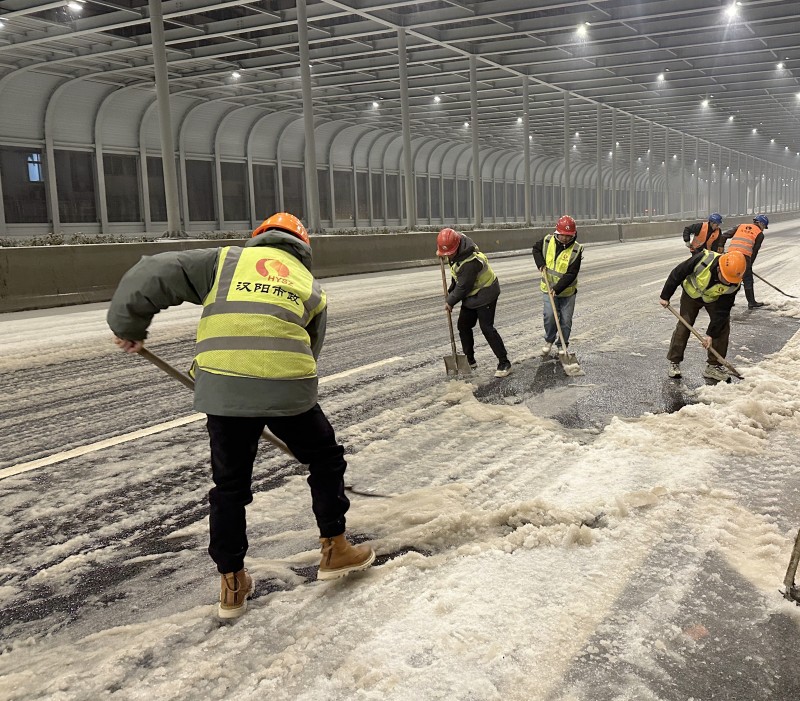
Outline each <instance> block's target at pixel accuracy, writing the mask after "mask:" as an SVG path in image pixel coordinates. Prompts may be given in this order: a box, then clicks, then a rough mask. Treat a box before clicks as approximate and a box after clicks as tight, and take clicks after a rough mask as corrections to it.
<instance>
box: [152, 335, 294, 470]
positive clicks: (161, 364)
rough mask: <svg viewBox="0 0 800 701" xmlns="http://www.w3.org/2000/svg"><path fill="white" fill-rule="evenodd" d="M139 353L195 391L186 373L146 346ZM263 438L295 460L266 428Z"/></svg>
mask: <svg viewBox="0 0 800 701" xmlns="http://www.w3.org/2000/svg"><path fill="white" fill-rule="evenodd" d="M137 353H138V354H139V355H141V356H142V357H143V358H144V359H145V360H149V361H150V362H151V363H153V365H155V366H156V367H157V368H160V369H161V370H163V371H164V372H165V373H167V375H169V376H170V377H173V378H175V379H176V380H177V381H178V382H180V383H181V384H182V385H184V386H185V387H188V388H189V389H191V390H194V380H193V379H192V378H191V377H189V376H188V375H187V374H186V373H183V372H181V371H180V370H178V369H177V368H174V367H172V365H170V364H169V363H168V362H167V361H166V360H163V359H162V358H159V357H158V356H157V355H156V354H155V353H153V352H152V351H150V350H148V349H147V348H145V347H144V346H143V347H142V348H140V349H139V350H138V351H137ZM261 437H262V438H263V439H264V440H266V441H269V442H270V443H272V445H274V446H275V447H276V448H279V449H280V450H282V451H283V452H284V453H286V454H287V455H289V456H290V457H293V458H294V457H295V456H294V455H293V454H292V451H291V450H289V448H288V447H287V446H286V443H284V442H283V441H282V440H280V438H277V437H276V436H274V435H272V434H271V433H270V432H269V431H268V430H267V429H266V428H265V429H264V430H263V431H262V432H261ZM296 459H297V458H295V460H296Z"/></svg>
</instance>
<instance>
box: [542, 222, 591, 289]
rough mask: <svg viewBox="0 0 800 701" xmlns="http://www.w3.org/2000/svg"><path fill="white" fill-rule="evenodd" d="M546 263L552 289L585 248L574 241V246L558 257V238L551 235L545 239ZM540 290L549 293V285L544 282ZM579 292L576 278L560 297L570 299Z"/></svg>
mask: <svg viewBox="0 0 800 701" xmlns="http://www.w3.org/2000/svg"><path fill="white" fill-rule="evenodd" d="M543 248H544V261H545V274H546V275H547V281H548V282H549V283H550V288H551V289H552V288H553V287H555V286H556V283H558V281H559V280H560V279H561V276H562V275H564V273H566V272H567V269H568V268H569V266H570V264H571V263H572V262H574V261H575V260H576V259H577V258H578V256H579V255H580V254H581V252H582V251H583V246H582V245H581V244H579V243H577V242H576V241H575V240H574V239H573V241H572V244H571V245H569V246H567V247H566V248H565V249H564V250H563V251H561V253H559V254H558V256H556V237H555V236H554V235H553V234H549V235H548V236H545V238H544V246H543ZM539 288H540V289H541V290H542V292H544V293H545V294H546V293H547V285H545V284H544V280H542V282H541V283H540V285H539ZM577 291H578V278H575V282H573V283H572V284H571V285H570V286H569V287H567V288H566V289H565V290H562V291H561V292H559V294H558V297H569V296H570V295H574V294H575V293H576V292H577Z"/></svg>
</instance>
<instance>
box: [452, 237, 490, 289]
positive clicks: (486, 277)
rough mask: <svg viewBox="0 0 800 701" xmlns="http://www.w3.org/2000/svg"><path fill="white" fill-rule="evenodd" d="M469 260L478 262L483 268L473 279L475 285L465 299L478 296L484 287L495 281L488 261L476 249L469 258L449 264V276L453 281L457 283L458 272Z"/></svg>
mask: <svg viewBox="0 0 800 701" xmlns="http://www.w3.org/2000/svg"><path fill="white" fill-rule="evenodd" d="M471 260H479V261H480V262H481V265H482V266H483V267H482V268H481V271H480V272H479V273H478V276H477V277H476V278H475V284H474V285H473V286H472V289H471V290H470V292H469V294H468V295H467V297H472V296H473V295H476V294H478V292H480V291H481V290H482V289H483V288H484V287H489V285H491V284H492V283H493V282H494V281H495V280H496V279H497V275H495V274H494V270H492V266H491V265H489V259H488V258H487V257H486V256H485V255H484V254H483V253H481V252H480V251H479V250H478V249H477V248H476V249H475V252H474V253H473V254H472V255H471V256H468V257H467V258H464V260H460V261H458V263H450V274H451V275H452V276H453V280H455V281H456V282H458V272H459V271H460V270H461V267H462V266H463V265H464V264H465V263H469V262H470V261H471Z"/></svg>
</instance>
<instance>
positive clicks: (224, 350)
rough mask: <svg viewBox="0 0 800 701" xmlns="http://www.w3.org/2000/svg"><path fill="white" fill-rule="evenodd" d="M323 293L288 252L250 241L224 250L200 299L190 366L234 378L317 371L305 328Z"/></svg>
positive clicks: (321, 302)
mask: <svg viewBox="0 0 800 701" xmlns="http://www.w3.org/2000/svg"><path fill="white" fill-rule="evenodd" d="M325 304H326V299H325V292H324V291H323V289H322V287H321V286H320V285H319V283H318V282H317V281H316V280H315V279H314V277H313V276H312V275H311V273H310V272H309V271H308V269H307V268H306V267H305V266H304V265H303V264H302V263H301V262H300V261H299V260H297V258H295V257H294V256H293V255H291V254H290V253H286V252H285V251H282V250H280V249H278V248H271V247H267V246H253V247H252V248H238V247H235V246H226V247H225V248H222V249H221V251H220V255H219V260H218V262H217V270H216V274H215V278H214V284H213V285H212V287H211V291H210V292H209V293H208V296H207V297H206V298H205V300H203V315H202V318H201V319H200V324H199V326H198V328H197V345H196V348H195V358H194V363H193V364H192V372H191V373H190V374H192V376H194V370H195V369H196V368H200V369H202V370H204V371H205V372H210V373H214V374H218V375H229V376H235V377H251V378H258V379H283V380H296V379H305V378H311V377H316V375H317V362H316V360H315V359H314V355H313V353H312V352H311V341H310V338H309V335H308V333H307V332H306V329H305V327H306V326H307V325H308V323H309V321H311V319H313V318H314V317H315V316H316V315H317V314H319V313H320V312H321V311H322V310H323V309H325Z"/></svg>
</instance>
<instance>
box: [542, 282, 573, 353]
mask: <svg viewBox="0 0 800 701" xmlns="http://www.w3.org/2000/svg"><path fill="white" fill-rule="evenodd" d="M542 280H544V284H545V285H546V286H547V295H548V297H550V306H551V307H552V308H553V318H554V319H555V320H556V330H557V331H558V338H559V340H560V341H561V347H562V348H563V349H564V352H565V353H566V352H567V344H566V342H565V341H564V334H563V332H562V331H561V322H560V321H559V320H558V310H557V309H556V298H555V295H554V294H553V288H552V287H550V280H548V279H547V268H545V269H544V270H543V271H542Z"/></svg>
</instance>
